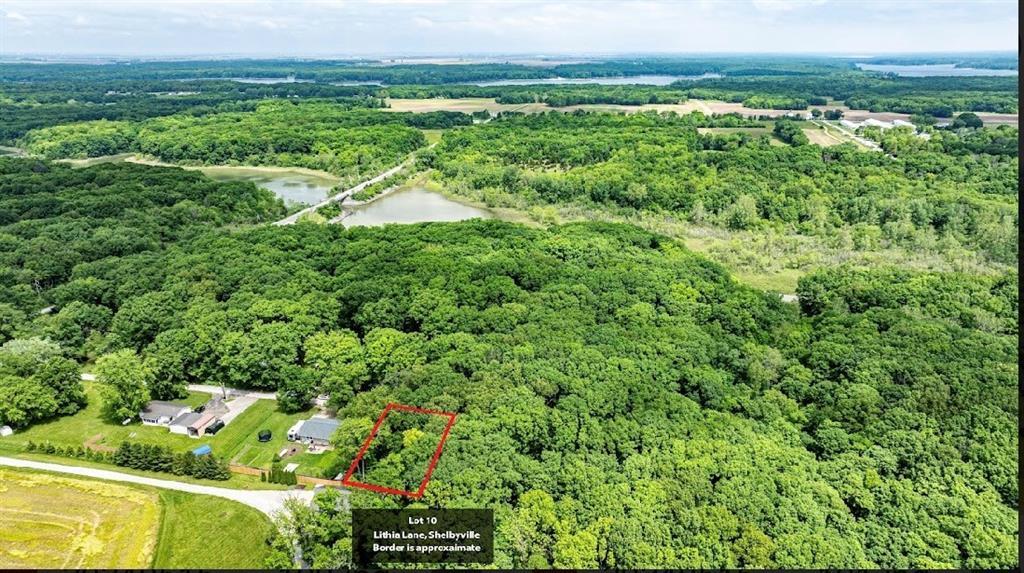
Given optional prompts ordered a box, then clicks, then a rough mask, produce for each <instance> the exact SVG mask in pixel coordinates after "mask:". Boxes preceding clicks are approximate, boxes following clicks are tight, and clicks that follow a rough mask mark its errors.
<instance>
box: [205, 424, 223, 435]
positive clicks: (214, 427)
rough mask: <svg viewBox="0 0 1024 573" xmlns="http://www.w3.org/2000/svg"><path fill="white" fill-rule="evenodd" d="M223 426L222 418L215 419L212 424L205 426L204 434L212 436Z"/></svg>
mask: <svg viewBox="0 0 1024 573" xmlns="http://www.w3.org/2000/svg"><path fill="white" fill-rule="evenodd" d="M223 427H224V420H217V421H216V422H214V423H212V424H210V425H209V426H207V427H206V435H208V436H212V435H214V434H216V433H217V432H219V431H220V429H221V428H223Z"/></svg>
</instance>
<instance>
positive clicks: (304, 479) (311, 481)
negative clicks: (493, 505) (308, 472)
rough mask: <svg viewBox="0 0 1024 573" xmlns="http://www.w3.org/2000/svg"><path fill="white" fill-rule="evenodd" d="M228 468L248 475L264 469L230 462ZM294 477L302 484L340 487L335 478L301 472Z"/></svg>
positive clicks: (254, 474) (256, 474)
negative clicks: (317, 476)
mask: <svg viewBox="0 0 1024 573" xmlns="http://www.w3.org/2000/svg"><path fill="white" fill-rule="evenodd" d="M228 469H229V470H231V472H232V473H236V474H244V475H248V476H258V475H260V474H261V473H263V472H264V471H266V470H262V469H260V468H254V467H252V466H243V465H242V464H230V465H228ZM295 478H296V480H297V481H298V482H299V483H300V484H303V485H324V486H331V487H341V480H336V479H324V478H315V477H312V476H304V475H302V474H296V475H295Z"/></svg>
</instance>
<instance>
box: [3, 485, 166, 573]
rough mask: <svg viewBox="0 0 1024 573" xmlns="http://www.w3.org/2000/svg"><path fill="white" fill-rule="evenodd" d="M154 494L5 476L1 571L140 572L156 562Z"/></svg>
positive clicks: (156, 499) (157, 519) (156, 501)
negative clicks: (41, 569) (125, 570)
mask: <svg viewBox="0 0 1024 573" xmlns="http://www.w3.org/2000/svg"><path fill="white" fill-rule="evenodd" d="M159 527H160V503H159V497H158V495H157V494H156V493H155V492H148V491H144V490H140V489H136V488H132V487H126V486H122V485H117V484H111V483H105V482H101V481H92V480H80V479H73V478H66V477H61V476H54V475H49V474H41V473H29V472H21V471H14V470H9V469H0V569H12V568H19V569H20V568H30V569H33V568H48V569H50V568H72V569H96V568H99V569H108V568H113V569H136V568H142V567H149V565H150V563H152V560H153V551H154V549H155V547H156V541H157V533H158V531H159Z"/></svg>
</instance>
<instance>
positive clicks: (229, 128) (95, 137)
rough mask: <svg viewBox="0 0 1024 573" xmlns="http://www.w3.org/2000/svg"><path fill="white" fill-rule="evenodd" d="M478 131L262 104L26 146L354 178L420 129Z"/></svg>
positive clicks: (70, 131) (408, 117) (69, 128)
mask: <svg viewBox="0 0 1024 573" xmlns="http://www.w3.org/2000/svg"><path fill="white" fill-rule="evenodd" d="M469 123H472V118H471V117H470V116H468V115H466V114H462V113H457V112H444V111H438V112H431V113H425V114H412V113H391V112H380V111H370V110H364V109H360V108H354V109H353V108H351V107H349V106H346V105H338V104H333V103H320V102H310V103H303V104H296V103H293V102H287V101H270V102H261V103H259V104H257V105H256V107H255V109H253V110H252V111H243V112H224V113H215V114H208V115H202V116H194V115H190V114H183V115H174V116H168V117H157V118H152V119H149V120H146V121H142V122H129V121H106V120H99V121H94V122H82V123H71V124H66V125H59V126H54V127H49V128H44V129H38V130H34V131H31V132H29V133H28V134H27V135H26V136H25V137H24V138H23V139H22V143H23V144H24V145H25V148H26V149H27V150H28V151H29V152H30V153H32V154H35V155H39V156H42V157H48V158H81V157H97V156H103V155H111V154H117V153H124V152H137V153H142V154H144V155H147V156H152V157H156V158H158V159H160V160H163V161H168V162H174V163H182V164H207V165H221V164H248V165H285V166H297V167H308V168H313V169H322V170H324V171H328V172H331V173H334V174H336V175H339V176H347V177H349V178H356V177H359V176H363V175H367V174H373V173H375V172H377V171H380V170H382V169H383V168H385V167H388V166H390V165H393V164H394V163H397V162H399V161H400V160H401V159H402V158H404V157H405V156H406V155H408V154H409V153H411V152H412V151H415V150H416V149H418V148H420V147H422V146H423V145H425V144H426V139H425V138H424V136H423V133H422V132H421V131H420V129H417V128H421V129H436V128H446V127H452V126H455V125H466V124H469Z"/></svg>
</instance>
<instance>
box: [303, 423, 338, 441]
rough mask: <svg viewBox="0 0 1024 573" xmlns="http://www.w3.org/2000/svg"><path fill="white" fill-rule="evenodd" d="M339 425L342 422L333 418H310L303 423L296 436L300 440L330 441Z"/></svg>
mask: <svg viewBox="0 0 1024 573" xmlns="http://www.w3.org/2000/svg"><path fill="white" fill-rule="evenodd" d="M339 425H341V422H339V421H338V420H335V419H333V418H310V419H308V420H306V421H305V422H303V423H302V427H300V428H299V430H298V431H297V432H296V434H297V435H298V436H299V437H300V438H310V439H314V440H329V439H331V434H333V433H334V430H336V429H338V426H339Z"/></svg>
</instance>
